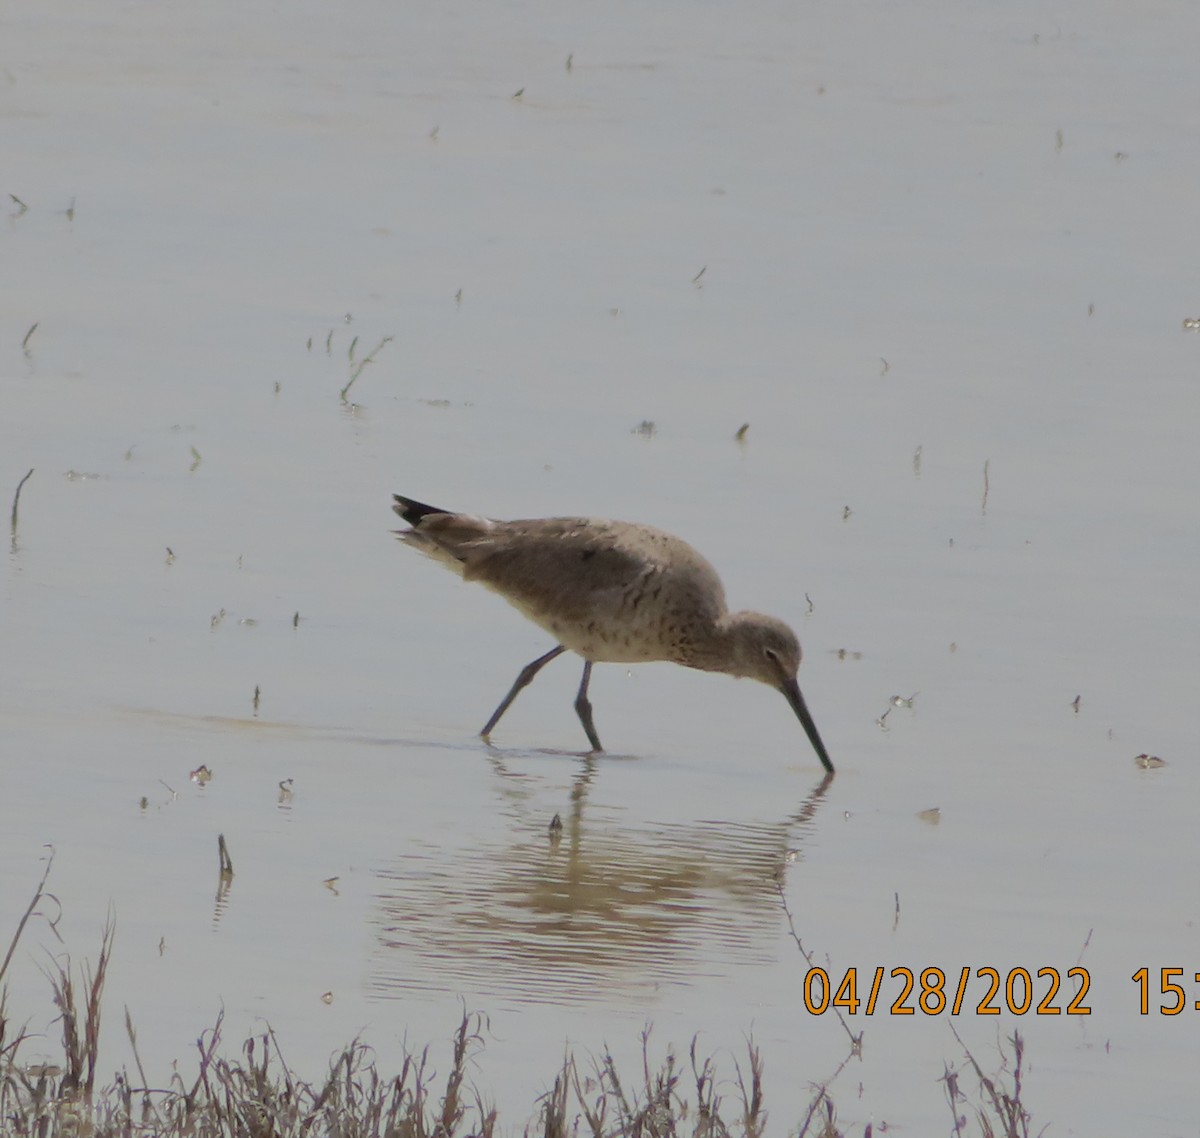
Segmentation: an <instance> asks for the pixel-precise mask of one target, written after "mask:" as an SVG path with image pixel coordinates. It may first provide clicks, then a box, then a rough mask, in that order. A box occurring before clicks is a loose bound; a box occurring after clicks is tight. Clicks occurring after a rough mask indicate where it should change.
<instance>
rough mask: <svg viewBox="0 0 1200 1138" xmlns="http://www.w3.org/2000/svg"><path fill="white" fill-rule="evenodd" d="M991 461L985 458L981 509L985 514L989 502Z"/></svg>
mask: <svg viewBox="0 0 1200 1138" xmlns="http://www.w3.org/2000/svg"><path fill="white" fill-rule="evenodd" d="M991 461H992V460H991V459H990V458H985V459H984V460H983V505H982V507H981V509H980V512H981V513H984V514H986V513H987V500H988V489H989V487H988V467H989V466H990V465H991Z"/></svg>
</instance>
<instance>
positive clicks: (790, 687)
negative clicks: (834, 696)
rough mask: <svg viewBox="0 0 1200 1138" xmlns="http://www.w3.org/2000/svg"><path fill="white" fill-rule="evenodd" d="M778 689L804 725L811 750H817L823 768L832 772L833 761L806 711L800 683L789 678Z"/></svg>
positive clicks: (806, 707)
mask: <svg viewBox="0 0 1200 1138" xmlns="http://www.w3.org/2000/svg"><path fill="white" fill-rule="evenodd" d="M779 690H780V691H781V692H783V694H784V696H785V697H786V698H787V701H788V703H790V704H791V705H792V710H793V711H794V712H795V713H796V718H797V719H799V720H800V723H801V725H802V726H803V727H804V733H805V734H806V735H807V736H808V741H809V742H810V743H812V745H813V750H815V751H816V752H817V758H819V759H820V760H821V764H822V765H823V766H824V767H825V769H826V770H827V771H828V772H829V773H830V774H833V763H831V762H830V761H829V752H828V751H827V750H825V744H824V743H822V742H821V734H820V732H819V731H818V730H817V725H816V724H815V723H814V722H813V717H812V716H811V715H809V713H808V706H807V704H805V702H804V696H802V695H801V694H800V685H799V684H798V683H797V682H796V681H795V680H789V681H788V682H787V683H785V684H781V685H780V688H779Z"/></svg>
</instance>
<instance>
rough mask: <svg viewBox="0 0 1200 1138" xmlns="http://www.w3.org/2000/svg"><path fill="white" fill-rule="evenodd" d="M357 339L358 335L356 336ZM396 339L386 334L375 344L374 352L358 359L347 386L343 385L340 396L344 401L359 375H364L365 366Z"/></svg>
mask: <svg viewBox="0 0 1200 1138" xmlns="http://www.w3.org/2000/svg"><path fill="white" fill-rule="evenodd" d="M356 339H357V337H356ZM394 339H395V337H394V336H384V338H383V339H382V340H380V341H379V343H378V344H376V345H375V347H374V349H373V350H372V352H371V354H370V355H369V356H363V358H362V359H361V360H359V361H358V366H357V367H356V368H355V369H354V371H353V373H352V374H351V376H350V379H349V381H348V382H347V383H346V386H345V387H343V388H342V390H341V394H340V398H341V400H342V402H343V403H345V402H346V393H347V392H348V391H349V390H350V388H352V387H353V386H354V381H355V380H356V379H358V377H359V376H360V375H362V373H363V368H365V367H366V366H367V364H373V363H374V362H375V357H376V356H377V355H379V353H380V351H382V349H383V348H384V347H385V346H386V345H388V344H390V343H391V342H392V340H394Z"/></svg>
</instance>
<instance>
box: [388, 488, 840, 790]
mask: <svg viewBox="0 0 1200 1138" xmlns="http://www.w3.org/2000/svg"><path fill="white" fill-rule="evenodd" d="M393 497H394V498H395V505H394V506H393V507H392V509H393V510H395V511H396V513H397V514H399V515H400V516H401V517H402V518H403V519H404V520H405V521H406V522H408V524H409V525H410V526H412V529H407V530H396V531H395V532H396V534H397V536H398V537H399V538H400V540H401V541H403V542H404V543H405V544H407V545H411V546H412V547H413V548H414V549H417V550H420V552H422V553H424V554H426V555H427V556H429V557H432V558H433V559H434V560H435V561H437V562H440V563H441V564H442V565H444V566H446V567H447V568H448V569H452V570H453V571H454V572H455V573H457V574H459V576H461V577H462V578H463V580H465V581H479V582H480V583H481V584H484V585H486V586H487V587H488V588H489V589H491V590H492V591H493V592H496V593H499V594H500V595H501V596H502V597H503V598H504V599H505V600H506V601H508V603H509V604H511V605H512V606H513V607H514V608H515V609H517V610H518V611H519V612H521V613H524V615H525V616H527V617H528V618H529V619H530V620H532V621H533V622H534V624H537V625H539V626H540V627H542V628H544V629H545V630H546V631H547V632H548V633H550V635H551V636H553V637H554V639H555V640H556V641H557V642H558V643H557V644H556V645H555V647H553V648H551V649H550V651H549V652H547V653H546V654H545V655H544V656H539V657H538V658H537V659H536V660H534V661H532V662H531V663H529V664H526V665H525V667H524V668H522V669H521V672H520V674H519V675H518V676H517V678H516V682H515V683H514V684H513V686H512V687H511V688H510V689H509V692H508V695H506V696H505V697H504V699H503V700H501V701H500V706H499V707H497V708H496V710H495V711H494V712H493V713H492V717H491V718H490V719H489V720H488V721H487V723H485V724H484V726H483V730H482V731H480V733H479V734H480V735H481V736H483V738H485V739H487V738H488V737H489V736H490V735H491V733H492V728H494V727H495V726H496V724H497V723H498V722H499V721H500V717H501V716H502V715H503V714H504V713H505V712H506V711H507V710H508V708H509V706H510V705H511V704H512V701H513V700H514V699H516V698H517V696H518V694H519V693H520V692H521V690H522V689H523V688H525V687H526V686H528V684H529V683H530V681H531V680H532V679H533V677H534V676H536V675H537V674H538V672H540V671H541V670H542V668H543V667H545V665H547V664H548V663H550V661H551V660H554V659H556V658H557V657H559V656H561V655H562V654H563V653H564V652H567V651H571V652H575V653H577V654H578V655H580V656H582V657H583V680H582V682H581V683H580V685H579V694H578V695H577V696H576V697H575V712H576V714H577V715H578V716H579V721H580V723H582V724H583V729H584V731H585V732H586V734H587V737H588V742H589V743H591V745H592V748H593V750H595V751H602V750H603V749H604V748H603V747H602V746H601V745H600V736H599V735H597V734H596V725H595V723H594V722H593V721H592V705H591V703H590V702H589V701H588V694H587V691H588V682H589V681H590V680H591V678H592V665H593V664H638V663H644V662H648V661H651V660H669V661H672V662H673V663H676V664H682V665H683V666H684V667H686V668H698V669H699V670H701V671H704V672H725V673H726V674H727V675H731V676H738V677H746V678H748V679H752V680H758V681H760V682H761V683H764V684H768V685H770V686H771V687H773V688H775V689H776V690H777V691H780V692H782V693H783V695H784V697H785V698H786V699H787V701H788V703H789V704H790V705H791V708H792V710H793V711H794V712H795V713H796V717H797V718H798V719H799V720H800V723H801V724H802V725H803V727H804V730H805V732H806V733H807V735H808V738H809V741H810V742H811V743H812V745H813V748H814V749H815V750H816V752H817V757H818V758H819V759H820V760H821V763H822V765H823V766H824V767H825V769H826V770H827V771H829V772H830V773H831V774H832V773H833V763H832V762H830V759H829V753H828V752H827V751H826V750H825V744H824V743H822V742H821V736H820V735H819V734H818V732H817V725H816V723H814V722H813V717H812V716H811V715H810V714H809V711H808V707H807V706H806V704H805V702H804V697H803V696H802V695H801V694H800V686H799V684H798V683H797V682H796V671H797V669H798V668H799V667H800V642H799V641H798V640H797V639H796V634H795V633H794V632H793V631H792V630H791V628H789V627H788V626H787V625H786V624H784V622H783V621H782V620H777V619H776V618H775V617H773V616H764V615H763V614H762V613H758V612H735V613H731V612H729V610H728V609H727V608H726V606H725V588H724V586H723V585H722V584H721V579H720V577H718V576H717V571H716V570H715V569H714V568H713V567H712V565H710V564H709V563H708V561H707V560H705V558H703V557H702V556H701V555H700V554H699V553H697V552H696V550H694V549H693V548H692V547H691V546H690V545H688V543H687V542H686V541H683V540H682V539H681V538H678V537H675V536H673V535H672V534H669V533H664V532H663V531H662V530H659V529H653V528H652V527H650V526H643V525H635V524H633V523H631V522H617V521H607V520H605V519H602V518H531V519H527V520H521V521H507V522H506V521H496V520H494V519H492V518H483V517H477V516H475V515H474V514H458V513H455V512H454V511H453V510H443V509H440V508H439V507H437V506H427V505H425V503H423V502H417V501H414V500H413V499H412V498H405V497H402V496H401V495H399V494H395V495H393Z"/></svg>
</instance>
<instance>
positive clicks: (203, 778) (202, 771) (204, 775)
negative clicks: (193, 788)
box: [188, 763, 213, 786]
mask: <svg viewBox="0 0 1200 1138" xmlns="http://www.w3.org/2000/svg"><path fill="white" fill-rule="evenodd" d="M212 776H213V773H212V771H210V770H209V769H208V767H206V766H205V765H204V764H203V763H201V764H200V765H199V766H198V767H197V768H196V769H195V770H194V771H191V772H189V774H188V778H190V779H191V780H192V782H194V783H195V784H196V785H197V786H207V785H208V784H209V783H210V782H212Z"/></svg>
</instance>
